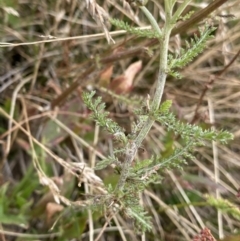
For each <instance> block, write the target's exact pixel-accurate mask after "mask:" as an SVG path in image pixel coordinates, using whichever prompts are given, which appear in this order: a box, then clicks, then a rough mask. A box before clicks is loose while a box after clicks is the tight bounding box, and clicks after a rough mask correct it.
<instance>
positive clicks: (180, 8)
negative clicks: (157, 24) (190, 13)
mask: <svg viewBox="0 0 240 241" xmlns="http://www.w3.org/2000/svg"><path fill="white" fill-rule="evenodd" d="M191 1H192V0H185V1H184V2H183V3H182V4H181V5H180V6H179V7H178V9H177V11H176V12H175V13H174V15H173V17H172V22H173V23H175V22H177V20H178V18H179V17H180V16H181V14H182V12H183V11H184V9H185V8H186V7H187V5H188V4H189V3H190V2H191Z"/></svg>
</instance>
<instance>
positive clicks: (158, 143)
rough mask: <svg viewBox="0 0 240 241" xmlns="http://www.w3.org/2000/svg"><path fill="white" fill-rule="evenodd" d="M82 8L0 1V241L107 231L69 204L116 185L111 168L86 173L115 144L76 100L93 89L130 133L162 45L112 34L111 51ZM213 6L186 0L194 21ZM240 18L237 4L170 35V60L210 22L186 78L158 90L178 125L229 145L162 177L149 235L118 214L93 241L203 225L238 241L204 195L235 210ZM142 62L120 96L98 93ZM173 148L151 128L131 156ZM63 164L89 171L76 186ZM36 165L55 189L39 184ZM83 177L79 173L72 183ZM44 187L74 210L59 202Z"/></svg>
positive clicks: (72, 1) (140, 20)
mask: <svg viewBox="0 0 240 241" xmlns="http://www.w3.org/2000/svg"><path fill="white" fill-rule="evenodd" d="M86 2H87V1H84V0H55V1H50V0H49V1H48V0H45V1H44V0H31V1H30V0H19V1H17V0H1V1H0V14H1V18H0V26H1V27H0V37H1V43H0V47H1V48H0V59H1V65H0V106H1V113H0V123H1V124H0V144H1V150H0V153H1V162H0V168H1V173H0V240H3V241H5V240H91V239H92V237H93V234H92V233H94V235H96V236H97V234H98V233H99V232H100V231H101V229H102V227H103V225H104V223H105V216H104V210H95V211H94V212H90V211H88V210H84V209H83V208H82V207H80V206H78V205H77V201H81V200H85V199H87V198H88V197H89V196H91V195H94V193H93V192H94V191H95V192H96V190H97V188H101V187H102V186H103V183H104V184H111V185H113V186H114V185H115V184H116V181H117V179H118V175H117V174H116V173H114V171H113V170H111V169H110V168H108V169H106V170H102V171H99V172H96V175H95V173H94V170H93V169H94V166H95V164H96V162H98V161H100V160H101V156H108V155H109V153H111V150H112V148H113V145H114V140H113V136H111V135H109V134H107V133H106V132H104V131H103V130H101V129H99V128H98V126H96V125H95V123H94V122H93V121H91V119H90V118H89V115H90V112H89V111H88V110H87V109H86V107H85V105H84V104H83V101H82V98H81V94H82V91H84V90H92V89H95V90H96V91H97V93H98V95H100V96H102V97H103V99H104V101H106V103H107V110H108V111H109V112H110V116H111V118H113V119H114V120H115V121H117V122H118V123H119V124H120V125H121V126H123V127H124V128H125V129H126V133H129V132H130V130H131V123H133V121H134V120H136V116H135V115H134V113H133V111H134V109H135V108H136V106H139V105H140V104H141V103H145V102H146V101H147V97H146V96H147V94H148V93H151V91H152V86H153V83H154V80H155V77H156V74H157V67H158V64H157V60H158V46H157V45H154V44H150V41H152V40H149V39H144V38H136V37H134V36H131V35H130V34H126V33H124V32H121V31H119V30H117V29H116V28H115V27H112V26H110V25H109V30H110V31H111V32H112V38H113V39H114V41H115V44H112V43H111V44H108V43H107V40H106V38H105V36H104V34H103V30H102V26H101V24H99V21H95V20H94V19H93V18H92V16H91V14H90V13H89V11H88V10H90V9H87V8H86ZM210 2H212V1H210V0H205V1H198V0H193V1H192V2H191V4H190V5H189V7H188V9H187V12H188V11H195V12H197V11H199V10H201V9H203V8H205V7H206V6H207V5H208V4H209V3H210ZM97 3H98V4H99V5H100V6H101V7H102V8H103V9H105V11H106V12H107V13H108V14H109V15H110V16H111V17H114V18H118V19H121V20H124V21H127V22H128V23H129V24H130V25H132V26H138V27H144V26H148V22H147V21H146V19H145V17H144V16H143V15H142V14H141V13H140V11H139V10H138V9H137V8H136V7H134V6H129V5H126V6H125V5H124V4H123V1H116V0H115V1H114V0H99V1H97ZM147 6H148V8H149V10H150V11H151V12H152V13H153V15H154V16H155V18H156V20H157V21H158V22H159V24H160V25H162V24H163V19H164V12H163V1H162V0H160V1H149V3H148V5H147ZM187 12H186V13H187ZM239 19H240V5H239V1H238V0H231V1H227V2H226V3H225V4H224V5H222V6H221V7H220V8H219V9H217V10H216V11H214V12H213V13H212V14H211V15H209V16H208V18H207V19H204V21H201V22H200V23H198V24H195V25H194V26H191V28H188V29H187V30H186V31H185V32H184V33H181V35H174V36H172V38H171V41H170V49H169V51H170V53H173V54H174V53H179V51H180V47H181V46H185V40H189V38H190V37H193V36H194V34H197V33H198V27H201V26H203V25H204V23H205V22H206V21H208V22H209V24H212V25H214V26H216V27H217V29H216V31H215V33H214V38H213V39H212V40H211V41H209V44H208V47H207V49H206V50H205V51H204V52H203V53H202V54H201V55H199V56H198V57H197V58H196V59H195V60H194V61H193V62H192V63H191V64H189V65H188V66H187V67H186V68H184V69H182V70H179V71H180V73H181V75H182V76H183V77H182V79H174V78H173V77H169V78H168V80H167V84H166V88H165V93H164V99H171V100H172V102H173V106H172V111H173V112H174V113H175V115H176V116H177V117H178V118H179V119H180V120H182V121H183V122H186V123H195V124H198V125H200V126H202V127H203V128H216V129H218V130H220V129H225V130H228V131H229V132H231V133H233V134H234V140H233V141H232V142H231V143H229V144H228V145H227V146H222V145H219V144H218V143H209V145H208V146H205V147H204V148H201V149H199V150H197V151H196V153H195V156H196V158H195V159H194V160H193V161H190V162H189V163H188V165H187V166H184V167H183V170H182V171H180V170H178V171H175V170H169V171H167V172H166V173H162V176H163V177H164V178H163V180H162V182H161V183H160V184H156V185H152V186H151V187H149V189H148V190H147V191H146V192H144V193H143V194H142V196H141V200H142V204H143V205H144V206H145V207H146V209H147V210H148V212H149V215H151V216H152V223H153V232H152V233H146V234H145V236H139V235H136V234H135V233H134V231H133V230H132V225H131V222H127V221H126V220H125V218H123V217H121V215H118V216H117V217H116V218H115V219H114V221H113V222H112V223H111V224H110V225H109V226H108V227H107V228H106V230H105V233H104V234H103V236H102V239H101V240H150V241H153V240H162V241H163V240H164V241H165V240H166V241H171V240H177V241H178V240H193V237H194V236H196V235H197V234H198V233H199V232H200V231H201V230H202V229H203V228H204V226H207V227H208V228H209V229H210V230H211V232H212V234H213V236H214V237H215V238H216V239H217V240H218V239H220V238H224V237H225V239H224V240H228V241H234V240H240V221H239V220H238V219H237V218H236V217H234V216H233V215H231V214H229V213H225V212H220V211H218V210H217V209H216V208H214V207H211V206H210V205H209V204H207V203H206V201H205V198H204V197H205V196H204V195H206V194H208V195H213V196H215V195H216V196H218V197H222V198H225V199H227V200H229V201H230V202H232V203H233V204H236V205H239V203H240V202H239V195H238V189H239V183H240V175H239V171H240V156H239V153H240V129H239V119H240V63H239V57H238V55H237V54H239V47H240V31H239V29H240V27H239ZM139 60H141V61H142V69H141V70H139V71H138V72H137V73H136V76H135V75H134V76H133V79H132V81H133V83H131V84H132V85H133V88H131V89H127V90H126V91H123V92H121V95H120V96H117V95H110V94H109V93H106V91H104V89H103V87H108V86H111V83H112V82H114V81H116V79H119V78H120V77H121V76H123V75H124V72H125V71H126V70H127V69H128V68H129V66H131V64H132V63H135V62H137V61H139ZM228 65H229V66H228ZM226 67H228V68H226ZM112 90H113V91H115V92H116V93H117V92H118V90H116V89H115V88H114V87H113V88H112ZM125 92H126V93H125ZM129 100H130V101H129ZM39 143H40V144H41V145H40V144H39ZM180 145H181V143H179V142H178V139H177V138H174V135H173V133H170V132H167V131H166V130H165V129H164V128H163V127H162V126H160V125H159V124H158V123H155V125H154V128H152V130H151V132H150V134H149V135H148V137H147V139H146V140H145V141H144V144H143V148H142V150H139V153H138V156H139V157H143V158H149V157H151V156H152V155H159V154H160V153H161V156H162V157H167V156H168V155H170V154H171V153H172V152H173V151H174V147H175V146H180ZM94 150H95V151H94ZM50 153H51V154H50ZM34 156H37V159H38V163H36V161H34ZM59 158H61V160H64V162H66V163H72V162H74V163H84V164H85V165H86V166H88V167H89V169H88V173H86V172H85V176H84V177H83V179H82V180H79V178H76V175H74V172H73V171H72V170H69V169H68V168H67V166H66V165H65V166H63V165H61V161H59ZM37 165H39V166H40V169H41V170H42V171H43V173H44V175H46V176H47V177H49V178H50V179H51V180H52V181H53V183H54V184H51V183H50V184H49V182H48V183H46V182H45V183H44V180H45V181H46V179H44V175H43V173H39V167H38V168H37V167H36V166H37ZM37 170H38V171H37ZM86 170H87V169H86ZM75 171H76V170H75ZM81 171H83V172H84V170H77V171H76V173H77V174H78V177H79V176H81V175H80V174H81V173H80V172H81ZM41 178H42V179H41ZM80 181H81V182H82V183H83V184H82V185H81V186H80V185H78V184H79V182H80ZM40 183H42V184H45V185H41V184H40ZM51 185H56V186H57V187H58V188H59V189H60V191H61V195H62V196H64V197H65V198H66V199H67V200H71V201H72V202H74V203H75V205H73V206H71V205H69V206H67V205H65V204H66V202H65V204H63V203H62V202H61V203H59V204H58V203H56V202H55V199H56V197H55V196H54V195H53V194H52V192H51V191H50V189H51V187H50V186H51ZM51 190H52V189H51ZM93 190H94V191H93ZM54 197H55V199H54ZM102 211H103V212H102Z"/></svg>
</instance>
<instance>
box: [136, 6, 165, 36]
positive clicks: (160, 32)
mask: <svg viewBox="0 0 240 241" xmlns="http://www.w3.org/2000/svg"><path fill="white" fill-rule="evenodd" d="M139 8H140V9H141V10H142V11H143V13H144V14H145V16H146V17H147V18H148V20H149V22H150V23H151V25H152V27H153V29H154V30H155V31H156V32H157V33H158V35H159V36H162V31H161V29H160V28H159V26H158V23H157V21H156V20H155V18H154V17H153V15H152V14H151V13H150V12H149V11H148V9H147V8H146V7H145V6H140V7H139Z"/></svg>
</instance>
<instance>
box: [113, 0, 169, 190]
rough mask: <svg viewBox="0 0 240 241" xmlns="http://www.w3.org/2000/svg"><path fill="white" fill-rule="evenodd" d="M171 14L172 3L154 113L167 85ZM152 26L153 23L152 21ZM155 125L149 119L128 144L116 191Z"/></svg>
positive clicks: (166, 24) (164, 41) (164, 37)
mask: <svg viewBox="0 0 240 241" xmlns="http://www.w3.org/2000/svg"><path fill="white" fill-rule="evenodd" d="M165 2H166V1H165ZM141 9H143V8H141ZM144 13H146V12H145V11H144ZM148 14H151V13H150V12H149V11H147V15H148ZM171 14H172V6H171V4H170V3H168V6H166V23H165V26H164V31H163V37H162V39H161V40H160V59H159V73H158V77H157V81H156V90H155V94H154V97H153V101H152V103H151V106H150V112H154V111H156V110H158V108H159V106H160V103H161V99H162V95H163V90H164V86H165V83H166V78H167V57H168V45H169V38H170V34H171V31H172V26H171V22H170V21H171ZM147 17H148V18H149V19H153V16H152V15H151V17H150V16H147ZM151 24H152V21H151ZM153 27H154V26H153ZM153 124H154V120H152V119H151V117H149V118H148V119H147V120H146V122H145V124H144V125H143V128H142V129H141V130H140V132H139V134H138V136H137V137H136V139H135V140H134V141H132V142H130V143H129V144H128V146H127V150H126V154H125V161H124V163H123V166H122V172H121V176H120V178H119V181H118V184H117V187H116V191H117V190H122V189H123V187H124V185H125V182H126V179H127V177H128V173H129V169H130V167H131V164H132V162H133V160H134V158H135V155H136V153H137V150H138V148H139V147H140V146H141V143H142V142H143V140H144V139H145V137H146V136H147V134H148V132H149V131H150V129H151V127H152V125H153Z"/></svg>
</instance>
